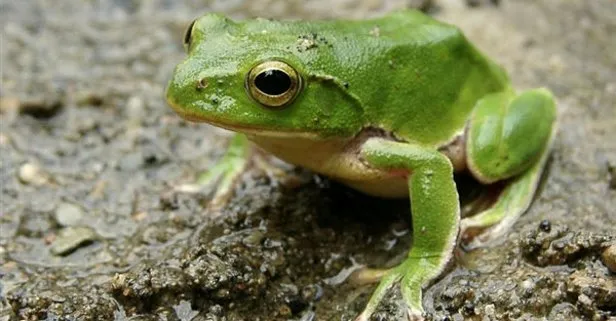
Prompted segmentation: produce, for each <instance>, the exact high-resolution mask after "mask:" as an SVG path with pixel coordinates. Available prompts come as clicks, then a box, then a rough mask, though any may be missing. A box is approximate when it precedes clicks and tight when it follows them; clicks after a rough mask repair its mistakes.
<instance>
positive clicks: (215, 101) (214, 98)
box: [212, 97, 218, 105]
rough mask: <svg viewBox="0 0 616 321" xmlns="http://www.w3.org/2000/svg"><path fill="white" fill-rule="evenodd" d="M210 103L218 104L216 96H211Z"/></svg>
mask: <svg viewBox="0 0 616 321" xmlns="http://www.w3.org/2000/svg"><path fill="white" fill-rule="evenodd" d="M212 104H214V105H218V98H216V97H212Z"/></svg>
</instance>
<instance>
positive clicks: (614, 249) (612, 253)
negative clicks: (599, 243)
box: [601, 244, 616, 273]
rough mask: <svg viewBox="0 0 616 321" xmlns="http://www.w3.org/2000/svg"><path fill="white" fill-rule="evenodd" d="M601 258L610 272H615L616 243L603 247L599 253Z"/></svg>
mask: <svg viewBox="0 0 616 321" xmlns="http://www.w3.org/2000/svg"><path fill="white" fill-rule="evenodd" d="M601 259H602V260H603V264H605V266H607V268H608V269H610V271H612V273H616V244H614V245H612V246H610V247H608V248H607V249H605V250H604V251H603V254H601Z"/></svg>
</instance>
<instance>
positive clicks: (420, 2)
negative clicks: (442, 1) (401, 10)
mask: <svg viewBox="0 0 616 321" xmlns="http://www.w3.org/2000/svg"><path fill="white" fill-rule="evenodd" d="M408 6H409V8H415V9H419V10H421V11H423V12H428V11H429V10H430V9H432V8H433V7H434V1H433V0H410V1H409V5H408Z"/></svg>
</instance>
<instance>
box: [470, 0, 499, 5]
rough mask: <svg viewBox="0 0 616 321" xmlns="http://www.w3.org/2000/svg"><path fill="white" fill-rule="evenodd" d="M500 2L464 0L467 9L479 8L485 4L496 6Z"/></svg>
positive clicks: (493, 0) (492, 0)
mask: <svg viewBox="0 0 616 321" xmlns="http://www.w3.org/2000/svg"><path fill="white" fill-rule="evenodd" d="M500 2H501V0H466V5H468V6H469V7H479V6H483V5H487V4H491V5H493V6H498V5H499V4H500Z"/></svg>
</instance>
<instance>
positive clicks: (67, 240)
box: [50, 226, 96, 256]
mask: <svg viewBox="0 0 616 321" xmlns="http://www.w3.org/2000/svg"><path fill="white" fill-rule="evenodd" d="M95 239H96V233H94V231H93V230H92V229H91V228H89V227H83V226H82V227H67V228H65V229H63V230H61V231H60V233H59V234H58V237H56V239H55V240H54V242H53V243H52V244H51V248H50V251H51V253H52V254H53V255H59V256H64V255H68V254H70V253H72V252H73V251H75V250H77V249H78V248H79V247H80V246H83V245H86V244H89V243H91V242H92V241H94V240H95Z"/></svg>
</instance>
